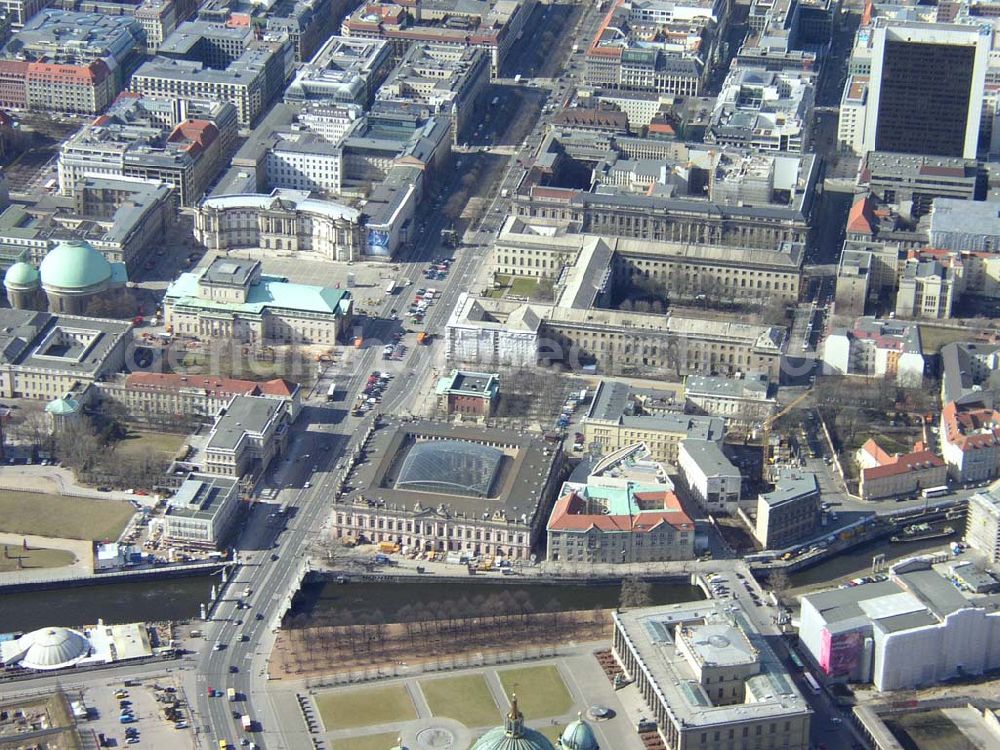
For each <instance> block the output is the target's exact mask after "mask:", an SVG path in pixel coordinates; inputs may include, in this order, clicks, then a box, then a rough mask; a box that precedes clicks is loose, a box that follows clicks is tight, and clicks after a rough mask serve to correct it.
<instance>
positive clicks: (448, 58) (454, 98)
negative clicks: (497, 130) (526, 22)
mask: <svg viewBox="0 0 1000 750" xmlns="http://www.w3.org/2000/svg"><path fill="white" fill-rule="evenodd" d="M489 83H490V59H489V55H488V54H487V53H486V52H485V51H484V50H482V49H478V48H475V47H465V48H456V47H453V46H450V45H445V44H426V43H425V44H420V43H413V44H411V45H410V48H409V49H408V50H407V51H406V53H405V54H404V55H403V59H402V60H401V61H400V63H399V65H397V66H396V67H395V68H393V70H392V72H391V73H390V75H389V77H388V78H387V79H386V81H385V83H383V84H382V85H381V87H379V90H378V93H377V94H376V98H377V99H378V100H379V101H383V102H396V103H401V104H408V105H411V106H417V107H421V108H426V109H427V111H428V112H430V113H431V114H433V115H447V116H448V117H449V118H450V121H451V126H452V131H453V135H452V139H453V142H454V143H456V144H457V143H461V142H464V141H466V140H469V139H470V138H471V136H472V131H473V129H474V128H475V127H476V126H477V125H478V124H479V123H480V121H481V117H482V106H483V105H485V104H486V102H485V100H484V97H485V96H486V91H487V87H488V86H489Z"/></svg>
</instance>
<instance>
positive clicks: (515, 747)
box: [472, 695, 554, 750]
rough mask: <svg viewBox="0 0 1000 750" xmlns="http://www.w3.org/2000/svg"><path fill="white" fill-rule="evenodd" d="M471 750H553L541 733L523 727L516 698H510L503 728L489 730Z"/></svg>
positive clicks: (522, 718)
mask: <svg viewBox="0 0 1000 750" xmlns="http://www.w3.org/2000/svg"><path fill="white" fill-rule="evenodd" d="M472 750H554V748H553V747H552V743H551V742H549V740H548V738H547V737H546V736H545V735H544V734H542V733H541V732H536V731H535V730H534V729H528V728H527V727H526V726H524V716H522V715H521V712H520V711H519V710H518V708H517V696H516V695H514V696H511V703H510V713H508V714H507V716H506V717H505V719H504V726H502V727H497V728H496V729H491V730H490V731H488V732H487V733H486V734H484V735H483V736H482V737H480V738H479V740H478V741H477V742H476V744H475V745H473V746H472Z"/></svg>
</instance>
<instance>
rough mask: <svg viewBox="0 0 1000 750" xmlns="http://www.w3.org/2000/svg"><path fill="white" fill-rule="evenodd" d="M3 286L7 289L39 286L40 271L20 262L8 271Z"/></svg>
mask: <svg viewBox="0 0 1000 750" xmlns="http://www.w3.org/2000/svg"><path fill="white" fill-rule="evenodd" d="M3 284H4V286H6V287H26V286H38V269H37V268H35V267H34V266H33V265H31V264H30V263H26V262H24V261H23V260H22V261H18V262H17V263H15V264H14V265H12V266H11V267H10V268H8V269H7V273H6V274H4V277H3Z"/></svg>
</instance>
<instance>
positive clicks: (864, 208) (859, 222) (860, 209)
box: [847, 196, 875, 234]
mask: <svg viewBox="0 0 1000 750" xmlns="http://www.w3.org/2000/svg"><path fill="white" fill-rule="evenodd" d="M874 225H875V215H874V213H873V211H872V204H871V198H870V197H868V196H866V197H864V198H862V199H861V200H859V201H856V202H855V203H854V205H853V206H851V212H850V214H848V216H847V231H848V232H855V233H857V234H875V228H874Z"/></svg>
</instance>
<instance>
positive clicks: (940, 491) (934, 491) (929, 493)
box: [920, 486, 948, 500]
mask: <svg viewBox="0 0 1000 750" xmlns="http://www.w3.org/2000/svg"><path fill="white" fill-rule="evenodd" d="M947 494H948V487H947V486H942V487H928V488H927V489H925V490H924V491H923V492H921V493H920V495H921V497H923V498H924V499H925V500H926V499H927V498H929V497H941V496H942V495H947Z"/></svg>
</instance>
